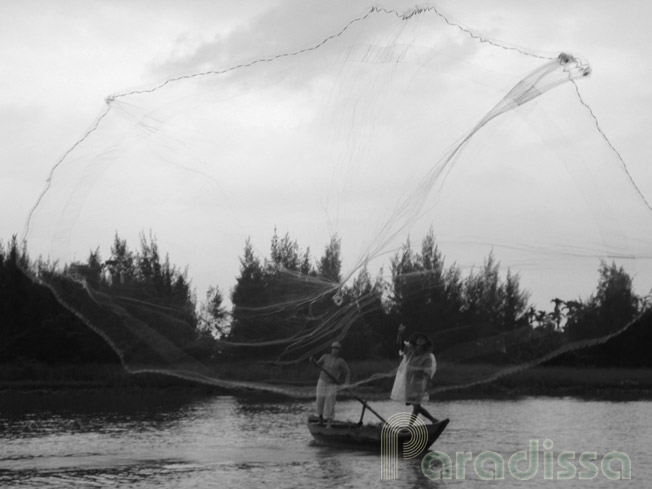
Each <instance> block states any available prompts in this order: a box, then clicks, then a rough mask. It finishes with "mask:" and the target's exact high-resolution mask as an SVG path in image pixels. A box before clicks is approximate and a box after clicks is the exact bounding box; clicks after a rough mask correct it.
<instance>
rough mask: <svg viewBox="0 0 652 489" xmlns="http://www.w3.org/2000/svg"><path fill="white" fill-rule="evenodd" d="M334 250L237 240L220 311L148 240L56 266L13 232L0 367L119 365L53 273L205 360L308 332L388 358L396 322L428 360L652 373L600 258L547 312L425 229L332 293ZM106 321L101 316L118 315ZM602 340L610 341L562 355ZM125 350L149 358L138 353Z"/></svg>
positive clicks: (648, 322)
mask: <svg viewBox="0 0 652 489" xmlns="http://www.w3.org/2000/svg"><path fill="white" fill-rule="evenodd" d="M340 246H341V243H340V239H339V238H338V237H337V236H335V237H333V238H332V239H331V241H330V242H329V243H328V244H327V245H326V246H325V248H324V251H323V254H322V256H321V257H319V258H317V259H315V258H313V257H312V256H311V252H310V250H309V249H306V250H301V248H300V246H299V244H298V243H297V242H296V241H295V240H293V239H292V238H291V237H290V235H289V234H285V235H284V236H279V235H278V233H277V232H276V231H275V232H274V235H273V237H272V239H271V246H270V255H269V258H268V259H263V260H262V261H261V259H259V258H258V257H257V256H256V254H255V253H254V251H253V246H252V243H251V242H250V241H249V240H247V241H246V243H245V246H244V250H243V254H242V256H241V257H240V273H239V275H238V277H236V282H235V286H234V287H233V289H232V290H231V291H230V295H229V299H230V302H231V304H230V306H229V307H227V306H226V305H225V295H224V292H223V291H221V290H220V289H219V288H218V287H216V286H214V287H211V288H209V290H208V291H207V293H206V296H205V298H204V300H203V301H202V302H201V303H199V304H198V303H197V299H196V297H195V295H194V292H193V288H192V285H191V282H190V280H189V279H188V277H187V271H185V270H181V269H179V268H178V267H177V266H175V265H173V264H172V263H171V262H170V259H169V257H168V256H167V255H166V256H164V257H163V256H162V254H161V252H160V250H159V248H158V245H157V242H156V240H155V238H154V237H152V236H151V235H150V236H149V237H146V236H145V235H142V236H141V240H140V247H139V249H138V250H136V251H132V250H131V249H130V248H129V246H128V244H127V242H126V241H125V240H123V239H121V238H120V237H119V236H118V235H116V236H115V239H114V242H113V244H112V246H111V250H110V251H111V254H110V256H109V258H108V259H106V260H103V259H102V257H101V256H100V252H99V249H98V250H94V251H91V252H90V253H89V256H88V258H87V260H86V261H84V262H74V263H70V264H65V265H64V266H63V267H58V266H57V265H56V264H51V263H47V262H43V261H42V260H37V261H35V262H32V261H31V259H30V258H29V256H28V253H27V250H26V249H24V248H23V249H21V248H20V246H19V245H18V243H17V241H16V239H15V238H13V239H12V240H11V241H10V242H9V243H8V244H7V245H6V246H5V245H1V243H0V339H1V340H2V341H1V343H0V362H2V363H16V362H18V363H20V362H29V361H38V362H42V363H47V364H57V363H67V364H69V363H93V362H104V363H106V362H117V361H118V356H117V355H116V353H115V352H114V351H113V349H112V348H110V347H109V346H108V344H107V342H105V341H104V339H103V337H102V336H100V335H99V334H96V332H95V331H94V330H93V329H91V328H89V327H88V326H87V325H86V324H85V323H84V322H83V321H82V320H81V319H80V318H79V317H78V316H79V315H76V314H73V313H72V312H71V311H70V310H68V309H67V308H66V307H64V306H63V305H62V304H65V303H66V300H65V298H63V297H62V296H61V295H55V294H54V293H53V292H52V290H51V289H49V288H47V287H46V286H44V285H42V284H41V283H40V282H39V277H41V278H43V277H46V276H47V277H49V278H50V280H49V282H50V283H52V281H53V280H54V279H53V277H55V278H56V280H57V281H58V282H57V283H59V284H63V285H61V287H60V290H62V291H64V293H70V294H76V295H77V296H80V295H85V294H87V292H86V291H85V290H83V289H82V287H81V286H79V285H78V284H79V283H80V282H82V281H80V280H79V279H80V278H83V279H84V281H85V282H87V283H88V284H89V285H91V286H92V288H93V290H95V291H98V294H100V293H102V292H107V296H108V293H111V294H112V296H115V297H121V298H126V300H127V301H128V302H125V304H127V305H125V306H124V307H128V304H129V303H140V304H147V305H148V307H147V308H139V309H138V313H137V315H138V317H137V320H142V321H143V322H144V323H147V324H151V325H154V326H152V327H154V328H158V333H160V334H161V335H162V336H164V337H165V338H166V341H167V340H169V341H171V342H173V343H174V344H176V345H179V346H180V347H181V348H182V349H183V350H184V351H186V352H190V353H191V354H192V356H193V357H194V358H196V359H200V360H203V361H220V360H229V359H231V358H233V357H234V355H237V356H238V357H239V358H243V357H244V358H251V357H255V358H268V359H281V360H282V359H284V358H285V356H286V355H287V353H288V343H287V342H283V341H281V340H283V339H284V338H288V337H294V338H298V337H301V336H302V335H303V334H304V333H307V332H309V331H315V329H317V331H319V332H320V333H319V335H317V336H318V339H319V340H320V341H319V345H321V346H322V347H323V344H325V343H326V344H327V342H328V341H330V340H333V339H338V340H340V341H341V342H342V343H343V347H344V351H345V352H346V357H347V359H349V360H354V359H367V358H382V357H393V356H394V355H395V346H394V335H395V332H396V327H397V325H398V324H400V323H403V324H405V325H406V326H407V327H408V330H409V331H417V330H418V331H422V332H425V333H426V334H428V335H429V336H430V337H431V338H432V339H433V340H434V341H433V342H434V345H435V352H436V353H437V354H442V353H443V355H444V358H450V359H454V360H455V361H482V362H492V363H501V364H509V363H520V362H528V361H532V360H533V359H536V358H538V357H540V356H541V354H542V352H543V353H548V352H552V351H555V350H559V351H565V353H564V354H563V355H560V356H558V357H556V358H554V359H553V360H552V361H554V362H555V363H561V364H573V365H597V366H628V367H631V366H633V367H643V366H648V367H649V366H652V361H651V360H650V356H649V355H648V354H647V351H648V350H649V348H650V347H651V346H652V314H651V313H650V312H649V310H648V311H647V312H646V313H645V314H641V313H642V312H643V311H644V306H645V305H644V303H643V300H642V298H640V297H638V296H637V295H636V294H635V293H634V292H633V289H632V280H631V278H630V277H629V276H628V275H627V273H626V272H625V271H624V270H623V269H622V268H620V267H617V266H616V265H615V264H611V265H609V264H606V263H602V264H601V266H600V268H599V270H598V273H599V281H598V285H597V288H596V291H595V293H594V294H593V295H592V296H591V297H589V298H588V299H587V300H585V301H582V300H570V301H564V300H560V299H553V300H552V302H553V303H554V304H555V307H554V310H553V311H552V312H546V311H537V310H535V309H534V308H533V307H532V306H531V305H530V304H529V303H528V293H527V292H526V291H524V290H522V289H521V286H520V282H519V277H518V275H515V274H513V273H512V272H511V271H509V270H507V271H506V272H505V273H503V272H501V270H500V266H499V263H498V262H497V261H496V259H495V258H494V256H493V255H491V254H490V255H489V256H488V257H487V258H486V259H485V260H484V263H483V265H482V266H481V267H479V268H478V269H476V270H472V271H471V272H470V273H468V274H467V275H465V276H463V274H462V272H461V270H460V269H459V268H457V267H456V266H454V265H453V266H446V264H445V260H444V257H443V256H442V254H441V252H440V251H439V249H438V247H437V244H436V240H435V236H434V233H433V232H432V231H431V232H430V233H428V235H427V236H426V237H425V238H423V240H422V242H421V246H420V247H419V248H418V249H417V250H415V249H413V247H412V244H411V242H410V240H409V239H408V240H407V241H406V242H405V244H404V245H403V246H402V247H401V249H400V250H398V251H397V252H396V253H395V255H394V256H393V257H392V259H391V262H390V278H389V279H386V278H384V277H383V273H382V270H381V271H380V273H379V275H378V277H377V278H375V279H374V278H372V276H371V275H370V274H369V272H368V270H366V269H363V270H361V271H360V272H359V273H358V274H357V275H356V276H355V277H354V278H353V279H352V280H350V281H348V284H349V285H346V286H343V287H341V288H338V284H339V283H340V281H341V280H342V277H341V273H342V271H341V257H340ZM65 291H68V292H65ZM311 291H313V292H314V294H311V293H310V292H311ZM324 291H330V292H329V293H327V294H325V293H324ZM333 291H337V292H336V293H333ZM307 292H308V293H307ZM306 298H307V299H306ZM98 300H99V298H98V297H94V298H93V301H95V302H97V301H98ZM88 302H89V304H90V305H91V306H92V303H91V301H88ZM347 305H355V308H356V309H355V312H356V313H355V314H353V313H350V312H347V311H353V310H354V309H352V307H353V306H350V307H349V309H347ZM338 311H341V312H338ZM92 314H95V313H94V312H93V311H92V308H89V312H88V315H92ZM347 314H348V316H347ZM134 315H136V313H134ZM106 316H107V317H105V318H102V321H118V320H120V318H119V317H114V318H111V317H110V314H109V315H106ZM163 316H165V318H166V321H160V320H158V319H160V318H162V317H163ZM328 317H334V318H336V319H337V326H336V327H333V328H330V325H329V324H328V323H326V324H324V318H328ZM170 319H172V320H170ZM635 319H636V321H634V322H633V323H632V324H629V323H630V322H632V321H633V320H635ZM320 325H321V329H320V328H319V327H320ZM614 325H618V327H614ZM329 328H330V329H329ZM620 329H622V331H620ZM621 333H622V334H621ZM598 337H603V338H604V337H607V338H608V341H598V342H596V344H595V346H592V347H590V348H571V347H572V346H573V345H576V344H577V345H581V344H582V343H583V342H585V341H586V339H587V338H598ZM124 341H125V342H130V341H133V338H125V339H124ZM229 345H230V346H229ZM470 345H481V347H478V348H475V347H473V346H470ZM313 346H314V345H313ZM569 346H571V347H569ZM584 346H587V345H584ZM588 346H590V344H589V345H588ZM310 348H311V346H310V345H307V346H304V347H303V350H301V349H298V350H294V351H293V352H292V353H293V355H294V356H295V357H296V356H297V355H300V354H305V353H310ZM565 348H566V349H565ZM134 355H141V357H136V358H139V359H140V360H144V358H145V357H144V355H145V354H144V353H142V352H137V353H134ZM289 356H292V355H289Z"/></svg>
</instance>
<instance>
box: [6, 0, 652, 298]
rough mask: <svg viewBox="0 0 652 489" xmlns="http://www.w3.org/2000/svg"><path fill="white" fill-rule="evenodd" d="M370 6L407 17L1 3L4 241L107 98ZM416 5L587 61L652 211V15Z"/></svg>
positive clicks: (610, 129)
mask: <svg viewBox="0 0 652 489" xmlns="http://www.w3.org/2000/svg"><path fill="white" fill-rule="evenodd" d="M371 5H377V6H387V7H391V8H395V9H397V10H399V11H401V12H402V11H406V10H408V9H409V8H410V7H412V6H413V4H412V3H410V2H407V1H402V2H398V1H393V2H392V1H384V2H382V1H381V2H376V3H374V4H369V3H367V2H364V1H357V0H342V1H320V2H317V1H307V0H287V1H285V0H276V1H261V0H258V1H253V0H250V1H248V0H184V1H180V0H151V1H148V0H131V1H126V0H125V1H117V0H116V1H109V0H103V1H96V0H79V1H50V0H48V1H46V0H20V1H18V0H16V1H3V2H0V63H1V64H2V66H3V68H4V73H5V76H3V77H2V78H1V79H0V127H1V128H2V130H1V131H0V165H1V166H0V239H2V240H3V241H5V242H6V241H7V240H8V239H10V237H11V235H12V234H18V235H20V234H21V233H22V231H23V229H24V226H25V223H26V219H27V216H28V214H29V212H30V209H31V208H32V207H33V206H34V204H35V202H36V200H37V199H38V197H39V194H40V193H41V192H42V190H43V188H44V185H45V181H46V179H47V177H48V174H49V172H50V169H51V168H52V166H53V165H54V164H55V163H56V162H57V161H58V160H59V159H60V158H61V156H62V155H63V154H64V153H65V152H66V151H67V150H68V149H69V148H70V147H71V145H73V144H74V143H75V142H76V141H78V140H79V138H80V137H81V136H82V135H83V134H84V133H85V131H87V130H88V129H89V127H90V126H91V125H92V124H93V122H94V121H95V120H96V118H97V117H98V116H99V115H100V114H101V113H102V112H103V110H105V107H106V105H105V102H104V100H105V98H106V97H107V96H108V95H111V94H115V93H120V92H124V91H129V90H132V89H138V88H139V87H148V86H152V85H155V84H156V83H158V82H162V81H164V80H166V79H168V78H170V77H174V76H179V75H183V74H187V73H194V72H198V71H202V70H207V69H219V68H221V67H225V66H231V65H234V64H237V63H240V62H246V61H248V60H251V59H259V58H265V57H269V56H273V55H275V54H278V53H283V52H291V51H294V50H296V49H300V48H301V47H304V46H310V45H314V44H316V43H317V42H319V40H320V39H323V38H325V37H327V36H329V35H332V34H333V33H334V32H336V31H337V30H338V29H341V28H342V26H344V25H346V23H347V22H348V21H349V20H351V19H353V18H358V17H360V16H362V15H364V14H365V13H366V12H368V11H369V8H370V6H371ZM419 5H436V6H437V8H438V9H440V10H441V11H442V12H444V13H446V14H447V16H448V17H449V18H450V19H451V20H452V21H454V22H458V23H459V24H460V25H463V26H465V27H466V28H468V29H470V30H472V31H473V32H477V33H479V34H481V35H482V36H483V37H484V38H486V39H490V40H492V41H495V42H498V43H501V44H504V45H509V46H513V47H517V48H522V49H524V50H526V51H528V52H534V53H540V54H542V55H545V56H550V55H552V56H554V55H555V53H559V52H562V51H564V52H570V53H573V54H575V55H578V56H581V57H582V58H583V59H585V60H587V61H588V62H589V64H590V65H591V67H592V70H593V73H592V75H591V77H590V80H586V81H582V83H581V86H580V89H581V93H582V97H583V99H584V100H585V101H586V103H587V104H589V105H590V107H591V109H592V110H593V112H594V114H595V116H596V117H597V120H598V121H599V124H600V128H601V129H602V130H603V131H604V134H605V135H607V136H608V138H609V141H610V142H611V143H612V144H613V145H614V147H615V148H616V149H617V150H618V152H619V154H620V155H621V156H622V159H623V161H624V162H625V163H626V165H627V167H628V170H629V172H630V174H631V176H632V178H633V179H634V180H635V182H636V183H637V185H638V187H639V189H640V191H641V192H642V194H643V195H644V196H645V197H646V198H647V200H648V201H652V165H650V156H651V155H652V138H651V137H650V134H652V115H650V108H652V84H651V83H650V81H651V80H652V61H651V58H650V56H649V50H650V48H651V47H652V32H651V30H650V29H649V19H650V18H651V15H652V3H650V2H647V1H645V0H621V1H615V0H610V1H607V0H602V1H596V0H559V1H557V0H553V1H546V2H523V1H519V0H489V1H487V0H482V1H479V0H456V1H452V0H449V1H444V0H442V1H438V2H421V3H419ZM265 233H266V234H267V235H269V234H270V231H269V230H265ZM317 254H318V251H317ZM644 263H647V264H649V263H650V262H649V261H647V262H644ZM372 273H374V271H373V270H372ZM647 276H648V277H650V275H647ZM643 278H644V275H643ZM651 285H652V284H650V283H649V281H648V282H647V285H645V284H642V287H643V288H644V289H645V287H647V290H641V292H647V291H649V288H650V286H651ZM577 294H578V295H580V294H581V295H584V296H585V295H586V294H587V291H586V290H578V292H577ZM543 305H544V304H542V306H543Z"/></svg>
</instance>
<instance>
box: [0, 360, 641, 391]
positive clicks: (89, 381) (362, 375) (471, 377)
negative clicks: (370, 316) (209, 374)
mask: <svg viewBox="0 0 652 489" xmlns="http://www.w3.org/2000/svg"><path fill="white" fill-rule="evenodd" d="M349 366H350V368H351V372H352V383H353V385H354V386H355V387H354V391H355V393H357V394H358V395H360V396H363V397H366V398H370V399H382V398H386V397H387V396H388V395H389V392H390V390H391V386H392V383H393V378H394V377H393V369H394V368H396V362H393V361H391V360H376V361H363V362H351V363H350V364H349ZM214 370H215V372H216V376H217V377H218V378H220V379H223V380H229V381H232V382H234V383H237V382H260V383H265V384H274V385H277V386H279V387H281V386H283V387H286V388H293V387H296V388H303V389H305V388H308V387H310V386H312V385H314V383H315V382H316V379H317V377H318V375H319V371H318V370H317V369H316V368H315V367H313V366H310V365H308V364H307V363H304V364H302V365H294V366H283V367H280V366H275V365H270V364H262V363H232V364H220V365H216V366H215V367H214ZM145 387H146V388H169V387H184V388H196V389H214V387H210V386H206V385H202V384H197V383H195V382H192V381H187V380H183V379H181V378H178V377H175V376H169V375H163V374H155V373H145V374H143V373H141V374H136V375H134V374H129V373H127V372H125V371H124V369H122V367H121V366H119V365H64V366H47V365H43V364H37V363H27V364H20V365H14V364H11V365H7V364H4V365H0V390H8V389H11V390H13V389H65V388H118V389H120V388H124V389H132V388H145ZM217 390H218V391H219V389H217ZM431 391H432V399H433V400H434V399H450V398H475V397H487V396H491V397H494V396H498V397H518V396H537V395H543V396H578V397H609V398H628V399H629V398H645V399H652V370H650V369H618V368H609V369H604V368H593V367H559V366H538V367H534V368H529V369H521V370H518V369H514V368H512V369H510V368H509V367H507V368H506V367H504V366H501V367H497V366H492V365H482V364H472V365H440V366H439V369H438V371H437V374H436V376H435V379H434V381H433V382H432V383H431ZM225 392H226V391H225ZM343 395H346V394H343Z"/></svg>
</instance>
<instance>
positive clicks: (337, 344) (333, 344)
mask: <svg viewBox="0 0 652 489" xmlns="http://www.w3.org/2000/svg"><path fill="white" fill-rule="evenodd" d="M333 348H339V349H340V350H341V349H342V345H340V343H339V342H338V341H333V343H331V350H332V349H333Z"/></svg>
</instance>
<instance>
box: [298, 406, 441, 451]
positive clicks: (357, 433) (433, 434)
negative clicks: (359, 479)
mask: <svg viewBox="0 0 652 489" xmlns="http://www.w3.org/2000/svg"><path fill="white" fill-rule="evenodd" d="M448 423H449V420H448V419H444V420H442V421H439V422H438V423H434V424H427V425H426V429H427V430H428V439H427V440H426V443H425V446H424V448H423V450H422V451H421V453H423V452H425V451H426V450H428V449H429V448H430V447H431V446H432V444H433V443H435V441H436V440H437V438H439V435H441V434H442V432H443V431H444V430H445V429H446V426H447V425H448ZM382 427H383V425H382V424H381V423H376V424H362V425H361V424H359V423H354V422H352V421H337V420H335V421H333V422H332V423H331V426H330V428H329V427H327V426H325V425H323V424H319V418H318V417H317V416H310V417H309V418H308V430H310V434H311V435H312V437H313V438H314V439H315V441H316V442H318V443H320V444H325V445H331V446H339V447H344V448H346V447H349V448H356V449H371V450H378V451H380V449H381V442H382V438H381V431H382ZM384 436H387V432H385V435H384ZM395 436H396V439H397V442H398V449H399V452H401V451H402V447H403V445H404V444H405V443H407V442H408V441H409V440H410V439H411V436H412V435H411V434H410V431H409V430H407V429H403V430H399V431H398V432H396V435H395ZM385 442H386V443H388V440H387V439H386V440H385ZM415 455H416V454H415Z"/></svg>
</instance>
